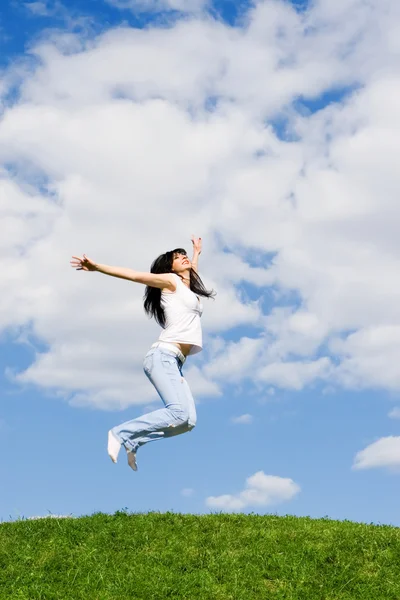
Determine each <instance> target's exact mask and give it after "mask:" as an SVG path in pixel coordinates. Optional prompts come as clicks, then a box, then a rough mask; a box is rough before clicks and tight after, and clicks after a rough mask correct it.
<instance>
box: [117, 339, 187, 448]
mask: <svg viewBox="0 0 400 600" xmlns="http://www.w3.org/2000/svg"><path fill="white" fill-rule="evenodd" d="M143 370H144V372H145V373H146V375H147V377H148V378H149V379H150V381H151V383H152V384H153V385H154V387H155V388H156V390H157V392H158V394H159V396H160V398H161V400H162V401H163V403H164V406H165V408H161V409H159V410H155V411H153V412H150V413H147V414H146V415H143V416H141V417H138V418H137V419H132V420H131V421H126V422H125V423H122V425H118V426H117V427H114V428H113V429H112V432H113V434H114V436H115V437H116V438H117V439H118V440H119V441H120V442H121V444H123V445H124V446H125V448H126V449H127V450H128V451H130V452H136V451H137V450H138V448H140V446H143V445H144V444H147V442H154V441H155V440H160V439H163V438H166V437H172V436H174V435H179V434H181V433H186V431H190V430H191V429H193V427H194V426H195V425H196V407H195V403H194V399H193V396H192V393H191V391H190V388H189V385H188V383H187V381H186V379H184V377H183V375H182V362H181V360H180V359H179V357H178V356H176V355H175V354H174V352H173V351H172V352H171V351H169V350H168V349H165V348H152V349H151V350H150V351H149V352H148V353H147V354H146V356H145V359H144V363H143Z"/></svg>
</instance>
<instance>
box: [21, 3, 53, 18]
mask: <svg viewBox="0 0 400 600" xmlns="http://www.w3.org/2000/svg"><path fill="white" fill-rule="evenodd" d="M24 6H25V7H26V8H27V9H28V10H29V11H30V12H31V13H32V14H34V15H37V16H39V17H48V16H50V15H51V14H52V11H51V10H50V9H49V8H48V5H47V3H46V2H25V4H24Z"/></svg>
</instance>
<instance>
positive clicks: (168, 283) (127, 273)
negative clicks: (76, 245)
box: [71, 254, 176, 292]
mask: <svg viewBox="0 0 400 600" xmlns="http://www.w3.org/2000/svg"><path fill="white" fill-rule="evenodd" d="M72 259H73V260H71V266H72V267H73V268H75V269H76V270H77V271H98V272H99V273H104V275H110V276H111V277H119V278H120V279H128V280H129V281H134V282H135V283H143V284H144V285H148V286H150V287H156V288H161V289H162V288H167V289H169V290H171V291H173V292H174V291H175V288H176V283H175V281H174V278H173V275H172V273H146V272H145V273H143V272H140V271H134V270H133V269H127V268H125V267H112V266H110V265H101V264H97V263H95V262H94V261H93V260H91V259H90V258H88V257H87V256H86V255H85V254H84V255H83V257H82V258H81V257H79V256H73V257H72Z"/></svg>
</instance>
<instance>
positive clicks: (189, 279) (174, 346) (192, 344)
mask: <svg viewBox="0 0 400 600" xmlns="http://www.w3.org/2000/svg"><path fill="white" fill-rule="evenodd" d="M192 244H193V258H192V261H191V262H190V260H189V259H188V256H187V254H186V251H185V250H184V249H183V248H176V249H175V250H171V251H170V252H166V253H165V254H161V255H160V256H159V257H158V258H156V260H155V261H154V262H153V264H152V265H151V269H150V273H140V272H138V271H133V270H132V269H125V268H122V267H110V266H108V265H100V264H97V263H95V262H94V261H92V260H91V259H90V258H88V257H87V256H86V255H85V254H84V255H83V257H82V258H80V257H78V256H73V257H72V261H71V265H72V267H74V268H76V269H77V270H78V271H81V270H83V271H98V272H99V273H104V274H105V275H111V276H113V277H120V278H122V279H129V280H130V281H134V282H136V283H142V284H144V285H145V286H146V290H145V294H144V309H145V311H146V313H147V314H148V315H149V316H150V317H154V318H155V320H156V321H157V323H158V324H159V325H161V327H162V329H163V331H162V332H161V335H160V337H159V339H158V341H157V342H156V343H155V344H153V345H152V347H151V349H150V351H149V352H148V353H147V354H146V356H145V359H144V363H143V369H144V372H145V374H146V375H147V377H148V378H149V380H150V381H151V383H152V384H153V385H154V387H155V388H156V390H157V392H158V394H159V396H160V398H161V400H162V401H163V403H164V406H165V407H164V408H162V409H160V410H155V411H154V412H151V413H148V414H146V415H143V416H142V417H138V418H137V419H133V420H132V421H126V422H125V423H122V425H117V426H116V427H114V428H113V429H111V430H110V431H109V432H108V454H109V456H110V457H111V460H112V461H113V462H114V463H116V462H117V458H118V454H119V451H120V449H121V446H124V447H125V449H126V451H127V453H128V464H129V466H130V467H131V468H132V469H133V470H134V471H137V462H136V453H137V450H138V448H140V446H143V445H144V444H146V443H147V442H152V441H154V440H159V439H162V438H165V437H171V436H173V435H179V434H181V433H185V432H186V431H190V430H191V429H193V427H194V426H195V425H196V408H195V403H194V400H193V396H192V394H191V391H190V389H189V386H188V384H187V382H186V380H185V379H184V377H183V375H182V367H183V364H184V362H185V360H186V357H187V356H188V355H189V354H196V353H197V352H200V351H201V350H202V331H201V323H200V317H201V315H202V312H203V306H202V304H201V302H200V298H199V296H205V297H206V298H210V297H214V295H215V294H214V292H213V291H208V290H206V288H205V287H204V284H203V282H202V281H201V279H200V277H199V275H198V274H197V263H198V258H199V255H200V253H201V247H202V242H201V238H194V237H192Z"/></svg>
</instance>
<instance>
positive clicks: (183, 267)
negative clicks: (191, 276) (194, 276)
mask: <svg viewBox="0 0 400 600" xmlns="http://www.w3.org/2000/svg"><path fill="white" fill-rule="evenodd" d="M191 267H192V264H191V262H190V260H189V259H188V257H187V255H186V254H179V253H178V252H176V253H175V254H174V256H173V260H172V270H173V272H174V273H183V272H184V271H187V270H188V269H190V268H191Z"/></svg>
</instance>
